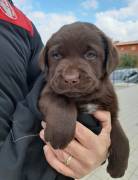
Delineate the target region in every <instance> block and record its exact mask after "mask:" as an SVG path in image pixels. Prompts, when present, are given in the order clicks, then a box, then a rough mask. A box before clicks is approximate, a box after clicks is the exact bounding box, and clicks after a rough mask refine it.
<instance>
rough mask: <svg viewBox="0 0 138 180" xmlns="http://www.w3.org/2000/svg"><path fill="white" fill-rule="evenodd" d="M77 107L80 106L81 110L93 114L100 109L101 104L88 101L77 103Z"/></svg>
mask: <svg viewBox="0 0 138 180" xmlns="http://www.w3.org/2000/svg"><path fill="white" fill-rule="evenodd" d="M77 108H78V111H79V112H83V113H87V114H92V113H94V112H95V111H96V110H97V109H99V106H98V105H97V104H94V103H87V104H77Z"/></svg>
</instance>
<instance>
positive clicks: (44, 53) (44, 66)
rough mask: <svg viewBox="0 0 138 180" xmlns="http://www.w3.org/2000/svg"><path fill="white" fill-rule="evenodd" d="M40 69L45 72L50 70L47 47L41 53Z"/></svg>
mask: <svg viewBox="0 0 138 180" xmlns="http://www.w3.org/2000/svg"><path fill="white" fill-rule="evenodd" d="M39 67H40V69H41V70H42V71H43V72H44V71H46V70H47V69H48V55H47V47H44V48H43V49H42V50H41V52H40V56H39Z"/></svg>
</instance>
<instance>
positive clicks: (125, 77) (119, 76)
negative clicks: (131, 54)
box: [110, 68, 138, 83]
mask: <svg viewBox="0 0 138 180" xmlns="http://www.w3.org/2000/svg"><path fill="white" fill-rule="evenodd" d="M110 78H111V81H112V82H113V83H138V68H126V69H117V70H115V71H114V72H113V73H112V74H111V76H110Z"/></svg>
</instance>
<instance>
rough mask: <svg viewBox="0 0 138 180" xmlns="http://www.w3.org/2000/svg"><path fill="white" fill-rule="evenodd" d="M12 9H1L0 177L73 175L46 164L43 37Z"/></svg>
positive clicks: (33, 179) (42, 179)
mask: <svg viewBox="0 0 138 180" xmlns="http://www.w3.org/2000/svg"><path fill="white" fill-rule="evenodd" d="M8 8H10V12H12V13H10V14H8V15H7V14H6V9H4V6H2V7H0V180H64V179H71V178H67V177H64V176H62V175H60V174H58V173H57V172H56V171H55V170H53V169H52V168H51V167H50V166H49V165H48V163H47V161H46V159H45V157H44V154H43V142H42V141H41V140H40V138H39V135H38V134H39V132H40V130H41V126H40V123H41V114H40V113H39V111H38V109H37V100H38V97H39V93H40V90H41V88H42V86H43V83H44V81H43V75H41V74H40V69H39V67H38V56H39V52H40V50H41V48H42V47H43V44H42V41H41V38H40V36H39V34H38V32H37V30H36V29H35V27H34V25H33V24H32V23H31V22H30V21H29V20H28V19H27V18H26V16H24V14H23V13H22V12H20V11H19V10H18V9H17V8H15V7H14V6H13V5H12V4H10V6H9V7H8ZM80 119H81V118H80ZM85 122H87V121H85ZM89 122H90V121H89ZM86 124H87V123H86ZM89 125H90V126H91V123H90V124H89Z"/></svg>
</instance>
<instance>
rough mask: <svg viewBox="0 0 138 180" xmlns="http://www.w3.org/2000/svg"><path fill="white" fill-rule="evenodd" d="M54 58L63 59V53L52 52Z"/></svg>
mask: <svg viewBox="0 0 138 180" xmlns="http://www.w3.org/2000/svg"><path fill="white" fill-rule="evenodd" d="M51 55H52V58H53V59H55V60H60V59H62V55H61V54H60V53H59V52H58V51H54V52H52V54H51Z"/></svg>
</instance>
